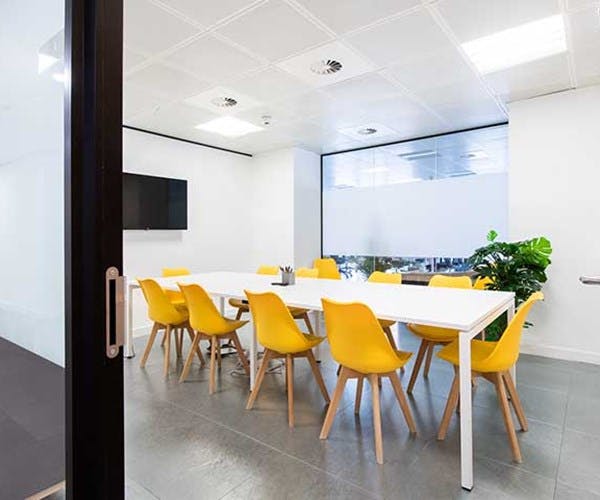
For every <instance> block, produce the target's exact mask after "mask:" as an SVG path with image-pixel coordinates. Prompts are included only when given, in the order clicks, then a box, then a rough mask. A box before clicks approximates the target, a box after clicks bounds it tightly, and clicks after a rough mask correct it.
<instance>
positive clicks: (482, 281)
mask: <svg viewBox="0 0 600 500" xmlns="http://www.w3.org/2000/svg"><path fill="white" fill-rule="evenodd" d="M493 282H494V281H493V280H492V279H491V278H489V277H487V276H477V279H476V280H475V283H473V288H474V289H475V290H487V289H488V285H491V284H492V283H493Z"/></svg>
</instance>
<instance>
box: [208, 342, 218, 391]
mask: <svg viewBox="0 0 600 500" xmlns="http://www.w3.org/2000/svg"><path fill="white" fill-rule="evenodd" d="M218 347H219V346H218V344H217V336H216V335H212V336H211V338H210V374H209V375H210V379H209V383H208V393H209V394H214V393H215V365H216V363H217V349H218Z"/></svg>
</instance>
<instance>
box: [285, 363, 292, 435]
mask: <svg viewBox="0 0 600 500" xmlns="http://www.w3.org/2000/svg"><path fill="white" fill-rule="evenodd" d="M285 374H286V378H287V398H288V425H289V426H290V427H294V357H293V356H292V355H291V354H287V355H286V356H285Z"/></svg>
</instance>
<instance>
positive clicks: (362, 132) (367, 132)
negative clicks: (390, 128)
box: [356, 127, 377, 135]
mask: <svg viewBox="0 0 600 500" xmlns="http://www.w3.org/2000/svg"><path fill="white" fill-rule="evenodd" d="M356 133H357V134H360V135H373V134H376V133H377V129H376V128H372V127H366V128H359V129H358V130H357V131H356Z"/></svg>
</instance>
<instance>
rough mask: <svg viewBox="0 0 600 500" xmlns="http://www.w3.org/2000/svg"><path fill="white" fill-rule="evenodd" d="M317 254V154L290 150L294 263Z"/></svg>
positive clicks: (307, 261)
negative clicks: (291, 159)
mask: <svg viewBox="0 0 600 500" xmlns="http://www.w3.org/2000/svg"><path fill="white" fill-rule="evenodd" d="M320 256H321V157H320V156H319V155H317V154H315V153H312V152H310V151H306V150H304V149H298V148H296V149H294V265H295V267H312V262H313V260H314V259H315V258H317V257H320Z"/></svg>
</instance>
